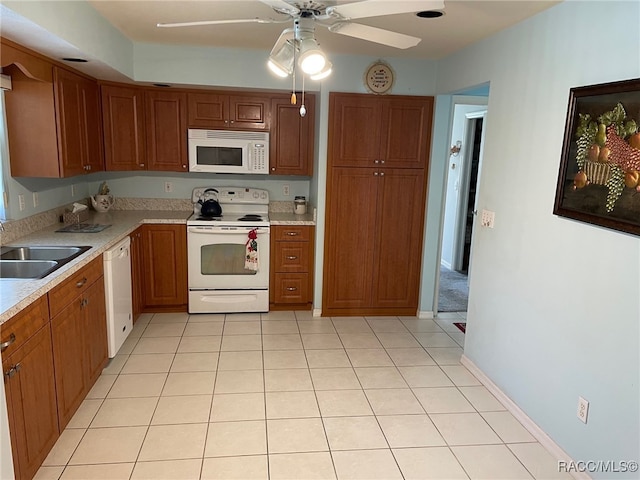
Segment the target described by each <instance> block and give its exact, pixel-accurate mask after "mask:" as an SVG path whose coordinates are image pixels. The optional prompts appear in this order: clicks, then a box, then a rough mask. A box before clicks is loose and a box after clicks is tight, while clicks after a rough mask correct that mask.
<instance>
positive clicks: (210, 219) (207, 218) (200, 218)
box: [196, 215, 222, 222]
mask: <svg viewBox="0 0 640 480" xmlns="http://www.w3.org/2000/svg"><path fill="white" fill-rule="evenodd" d="M196 220H200V221H203V222H219V221H221V220H222V217H221V216H220V217H205V216H203V215H200V216H199V217H197V218H196Z"/></svg>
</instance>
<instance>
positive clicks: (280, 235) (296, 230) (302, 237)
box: [272, 225, 311, 242]
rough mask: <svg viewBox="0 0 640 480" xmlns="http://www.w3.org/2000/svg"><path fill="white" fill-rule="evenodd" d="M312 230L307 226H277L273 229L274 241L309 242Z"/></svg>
mask: <svg viewBox="0 0 640 480" xmlns="http://www.w3.org/2000/svg"><path fill="white" fill-rule="evenodd" d="M310 239H311V228H310V227H308V226H306V225H276V226H274V227H273V228H272V240H276V241H278V240H280V241H294V242H308V241H309V240H310Z"/></svg>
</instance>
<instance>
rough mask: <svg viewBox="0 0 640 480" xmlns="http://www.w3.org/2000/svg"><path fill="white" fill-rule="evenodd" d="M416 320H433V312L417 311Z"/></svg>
mask: <svg viewBox="0 0 640 480" xmlns="http://www.w3.org/2000/svg"><path fill="white" fill-rule="evenodd" d="M418 318H435V317H434V316H433V312H426V311H422V310H421V311H419V312H418Z"/></svg>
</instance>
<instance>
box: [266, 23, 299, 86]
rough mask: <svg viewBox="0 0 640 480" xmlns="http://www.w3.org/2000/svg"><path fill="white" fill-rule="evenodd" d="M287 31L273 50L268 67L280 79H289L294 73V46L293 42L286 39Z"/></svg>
mask: <svg viewBox="0 0 640 480" xmlns="http://www.w3.org/2000/svg"><path fill="white" fill-rule="evenodd" d="M286 34H287V31H286V30H285V31H284V32H283V34H282V35H280V38H279V39H278V41H277V42H276V44H275V45H274V46H273V48H272V49H271V53H270V54H269V61H268V62H267V66H268V67H269V69H270V70H271V71H272V72H273V73H275V74H276V75H278V76H279V77H283V78H284V77H287V76H289V75H291V73H293V66H294V65H293V58H294V46H293V43H292V41H291V40H288V39H286Z"/></svg>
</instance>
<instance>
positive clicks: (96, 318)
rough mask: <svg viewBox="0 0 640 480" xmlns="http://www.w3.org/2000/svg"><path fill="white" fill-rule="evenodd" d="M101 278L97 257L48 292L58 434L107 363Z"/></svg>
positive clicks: (101, 272)
mask: <svg viewBox="0 0 640 480" xmlns="http://www.w3.org/2000/svg"><path fill="white" fill-rule="evenodd" d="M97 274H99V276H98V277H97V278H96V275H97ZM102 274H103V270H102V257H99V258H97V259H96V260H94V261H93V262H91V263H90V264H89V265H87V266H86V267H85V268H84V269H82V270H80V271H79V272H77V273H76V274H74V275H73V276H72V277H70V278H69V279H68V280H66V281H64V282H63V283H61V284H60V285H58V286H57V287H54V288H53V289H52V290H51V292H49V302H50V308H51V311H52V315H55V316H53V317H52V319H51V333H52V339H53V360H54V364H55V372H56V392H57V399H58V421H59V424H60V429H61V430H62V429H64V427H65V426H66V425H67V423H69V420H71V417H72V416H73V414H74V413H75V412H76V410H77V409H78V407H79V406H80V404H81V403H82V401H83V400H84V398H85V397H86V396H87V393H89V390H91V387H93V384H94V383H95V382H96V380H97V379H98V377H99V376H100V373H101V372H102V369H103V368H104V366H105V365H106V363H107V360H108V346H107V319H106V308H105V298H104V277H103V275H102ZM61 299H62V300H61ZM69 299H70V300H69ZM60 302H63V303H62V304H60ZM62 305H64V306H62ZM54 312H57V313H54Z"/></svg>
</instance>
